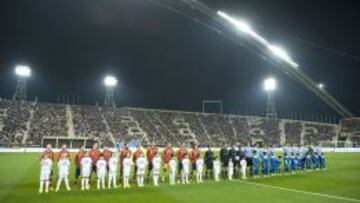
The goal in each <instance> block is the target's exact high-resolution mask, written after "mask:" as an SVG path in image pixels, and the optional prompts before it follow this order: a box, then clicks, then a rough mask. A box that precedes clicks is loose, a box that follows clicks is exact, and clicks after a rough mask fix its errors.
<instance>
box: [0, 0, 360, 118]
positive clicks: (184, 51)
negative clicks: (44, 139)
mask: <svg viewBox="0 0 360 203" xmlns="http://www.w3.org/2000/svg"><path fill="white" fill-rule="evenodd" d="M202 2H204V3H205V4H207V5H208V6H209V7H211V8H213V9H215V10H217V9H219V10H223V11H226V12H227V13H229V14H232V15H235V16H237V17H239V18H243V19H246V20H247V21H248V22H249V23H250V24H251V25H252V27H253V28H254V29H255V30H256V31H257V32H258V33H260V34H261V35H262V36H264V37H265V38H266V39H268V40H269V41H270V42H274V43H276V44H280V45H281V46H283V47H284V48H286V50H287V51H288V52H289V53H290V55H291V56H292V58H293V59H294V60H295V61H296V62H297V63H298V64H299V65H300V67H299V68H301V69H302V70H303V71H304V72H306V73H307V74H308V75H309V76H311V78H313V79H314V80H316V81H319V82H323V83H325V84H326V86H327V91H329V92H330V93H331V94H332V95H333V96H334V97H335V98H337V99H338V100H339V101H340V102H341V103H342V104H343V105H344V106H346V107H347V108H348V109H349V110H351V111H352V112H353V113H354V114H356V115H360V109H359V102H360V82H359V76H360V57H359V56H360V24H359V19H360V5H359V4H358V3H357V2H358V0H352V1H350V0H344V1H325V0H324V1H314V0H302V1H289V0H273V1H270V0H251V1H249V0H246V1H244V0H203V1H202ZM16 64H27V65H29V66H30V67H31V68H32V70H33V75H32V77H31V78H30V79H29V81H28V93H29V97H30V98H31V99H33V98H34V97H35V96H38V97H39V99H40V100H41V101H51V102H55V101H57V98H58V97H59V98H62V97H68V98H70V100H71V98H73V97H79V98H80V103H82V104H94V103H95V101H98V102H99V103H103V98H104V92H105V91H104V87H103V84H102V79H103V77H104V76H105V75H106V74H114V75H116V76H117V77H118V79H119V86H118V88H117V89H116V100H117V104H118V106H132V107H150V108H161V109H179V110H187V111H200V110H201V100H202V99H221V100H223V102H224V109H225V111H226V112H233V111H238V112H245V113H246V112H250V111H252V112H262V111H264V109H265V104H266V94H265V92H264V91H263V89H262V80H263V79H264V78H266V77H267V76H274V77H276V78H277V80H278V86H279V88H278V90H277V92H276V101H277V107H278V109H279V112H280V113H285V114H286V113H290V112H302V113H314V114H315V113H318V114H323V113H329V114H333V113H334V112H333V111H331V109H329V108H328V107H327V106H326V104H324V103H323V102H322V101H321V100H320V99H318V98H316V97H315V96H314V95H313V94H312V93H310V92H308V91H307V90H305V89H304V88H303V87H302V86H301V85H299V84H297V83H296V82H294V81H292V80H290V79H288V78H287V77H285V76H284V74H282V73H281V72H278V71H276V70H275V69H274V68H272V67H271V66H270V64H268V63H267V62H266V61H263V60H262V59H261V58H259V57H258V56H257V55H254V54H253V53H251V52H250V51H249V50H247V49H245V48H243V47H240V46H238V45H236V44H234V42H232V41H230V40H228V39H227V38H225V37H223V36H222V35H219V34H217V33H215V32H214V31H211V30H209V29H207V28H205V27H203V26H201V25H199V24H197V23H195V22H194V21H191V20H189V19H187V18H185V17H183V16H180V15H178V14H176V13H174V12H171V11H169V10H166V9H164V8H162V7H159V6H157V5H154V4H151V3H149V2H147V1H145V0H101V1H95V0H76V1H66V0H52V1H49V0H31V1H30V0H1V1H0V97H5V98H10V97H11V96H12V94H13V91H14V89H15V85H16V77H15V76H14V73H13V68H14V67H15V65H16Z"/></svg>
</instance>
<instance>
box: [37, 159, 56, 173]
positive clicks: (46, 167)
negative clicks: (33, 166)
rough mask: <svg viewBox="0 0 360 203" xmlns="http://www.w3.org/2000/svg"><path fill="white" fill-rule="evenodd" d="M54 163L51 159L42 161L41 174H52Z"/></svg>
mask: <svg viewBox="0 0 360 203" xmlns="http://www.w3.org/2000/svg"><path fill="white" fill-rule="evenodd" d="M52 165H53V161H52V160H51V159H49V158H47V159H42V160H41V161H40V171H41V173H51V170H52Z"/></svg>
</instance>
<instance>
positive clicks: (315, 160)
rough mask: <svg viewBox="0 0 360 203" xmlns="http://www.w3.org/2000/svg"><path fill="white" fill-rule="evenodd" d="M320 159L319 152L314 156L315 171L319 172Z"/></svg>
mask: <svg viewBox="0 0 360 203" xmlns="http://www.w3.org/2000/svg"><path fill="white" fill-rule="evenodd" d="M319 159H320V158H319V154H318V152H315V153H314V156H313V163H314V169H315V170H319V168H320V160H319Z"/></svg>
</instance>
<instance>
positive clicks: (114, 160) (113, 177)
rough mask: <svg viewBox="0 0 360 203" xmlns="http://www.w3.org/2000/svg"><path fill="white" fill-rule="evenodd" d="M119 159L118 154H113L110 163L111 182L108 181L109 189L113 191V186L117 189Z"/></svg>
mask: <svg viewBox="0 0 360 203" xmlns="http://www.w3.org/2000/svg"><path fill="white" fill-rule="evenodd" d="M117 165H118V159H117V153H113V154H112V156H111V158H110V159H109V161H108V166H109V177H108V178H109V181H108V188H109V189H111V185H112V186H113V187H114V188H115V189H116V188H117V185H116V171H117Z"/></svg>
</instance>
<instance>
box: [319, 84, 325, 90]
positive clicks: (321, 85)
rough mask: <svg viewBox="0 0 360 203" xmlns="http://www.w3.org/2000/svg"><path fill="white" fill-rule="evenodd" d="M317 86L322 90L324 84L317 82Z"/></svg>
mask: <svg viewBox="0 0 360 203" xmlns="http://www.w3.org/2000/svg"><path fill="white" fill-rule="evenodd" d="M318 87H319V89H321V90H323V89H324V88H325V87H326V86H325V84H324V83H319V84H318Z"/></svg>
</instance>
